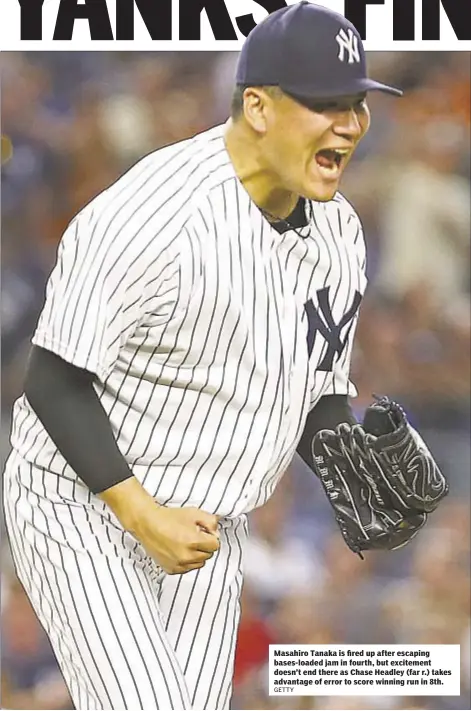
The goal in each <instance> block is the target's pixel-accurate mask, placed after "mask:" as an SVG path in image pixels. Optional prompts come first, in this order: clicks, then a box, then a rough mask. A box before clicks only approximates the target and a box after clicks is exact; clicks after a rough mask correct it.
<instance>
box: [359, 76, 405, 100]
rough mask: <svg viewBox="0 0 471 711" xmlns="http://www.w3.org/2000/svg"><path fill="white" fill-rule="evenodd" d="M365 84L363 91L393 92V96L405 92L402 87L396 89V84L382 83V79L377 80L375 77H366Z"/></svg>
mask: <svg viewBox="0 0 471 711" xmlns="http://www.w3.org/2000/svg"><path fill="white" fill-rule="evenodd" d="M363 84H364V85H365V88H364V90H363V91H382V92H384V93H385V94H392V95H393V96H402V95H403V94H404V92H403V91H402V90H401V89H396V87H395V86H389V85H388V84H382V83H381V82H380V81H375V80H374V79H364V80H363Z"/></svg>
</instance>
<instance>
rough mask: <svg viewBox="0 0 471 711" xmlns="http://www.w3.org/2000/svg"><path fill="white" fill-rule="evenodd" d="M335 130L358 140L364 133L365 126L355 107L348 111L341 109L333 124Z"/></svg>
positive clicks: (339, 134)
mask: <svg viewBox="0 0 471 711" xmlns="http://www.w3.org/2000/svg"><path fill="white" fill-rule="evenodd" d="M333 129H334V132H335V133H336V134H337V135H338V136H343V137H344V138H348V139H350V140H352V141H357V140H358V139H359V138H361V136H362V134H363V126H362V123H361V121H360V117H359V116H358V112H357V111H355V109H354V108H351V109H349V110H348V111H339V112H338V113H337V115H336V117H335V120H334V124H333Z"/></svg>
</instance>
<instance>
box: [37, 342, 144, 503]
mask: <svg viewBox="0 0 471 711" xmlns="http://www.w3.org/2000/svg"><path fill="white" fill-rule="evenodd" d="M95 377H96V376H95V375H94V374H93V373H89V372H88V371H86V370H82V369H81V368H77V367H76V366H74V365H71V364H70V363H67V362H66V361H65V360H63V359H62V358H60V357H59V356H57V355H55V354H54V353H51V352H50V351H47V350H45V349H43V348H39V347H38V346H33V348H32V351H31V355H30V359H29V364H28V370H27V374H26V382H25V395H26V397H27V398H28V401H29V403H30V405H31V407H32V408H33V410H34V412H35V413H36V415H37V416H38V418H39V420H40V422H41V423H42V425H43V427H44V429H45V430H46V432H47V433H48V435H49V437H50V438H51V439H52V441H53V442H54V444H55V445H56V447H57V449H58V450H59V452H60V453H61V454H62V456H63V457H64V459H65V460H66V462H67V463H68V464H69V465H70V466H71V467H72V469H73V470H74V471H75V473H76V474H77V476H78V477H79V478H80V479H81V480H82V481H83V482H84V483H85V484H86V485H87V486H88V488H89V489H90V490H91V491H92V492H93V493H95V494H98V493H100V492H102V491H104V490H105V489H108V488H109V487H111V486H113V485H114V484H118V483H119V482H120V481H124V480H125V479H129V478H130V477H131V476H132V472H131V470H130V469H129V467H128V464H127V462H126V460H125V459H124V457H123V455H122V454H121V452H120V450H119V448H118V445H117V443H116V440H115V438H114V435H113V431H112V429H111V425H110V422H109V420H108V416H107V414H106V412H105V410H104V409H103V407H102V405H101V403H100V400H99V398H98V396H97V394H96V392H95V390H94V388H93V381H94V379H95Z"/></svg>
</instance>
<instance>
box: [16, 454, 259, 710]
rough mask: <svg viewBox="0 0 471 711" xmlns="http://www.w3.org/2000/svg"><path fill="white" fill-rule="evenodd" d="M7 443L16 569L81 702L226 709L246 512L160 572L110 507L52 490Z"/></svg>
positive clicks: (90, 705)
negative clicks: (196, 554)
mask: <svg viewBox="0 0 471 711" xmlns="http://www.w3.org/2000/svg"><path fill="white" fill-rule="evenodd" d="M53 481H56V482H57V478H56V477H55V475H50V474H49V473H48V472H44V471H43V470H42V469H39V468H36V467H33V466H31V465H30V464H29V463H27V462H25V461H24V460H23V459H21V458H19V457H18V455H16V454H14V453H13V454H12V455H11V456H10V459H9V461H8V462H7V465H6V469H5V473H4V499H5V519H6V524H7V530H8V533H9V538H10V545H11V549H12V554H13V559H14V562H15V566H16V569H17V573H18V576H19V578H20V580H21V582H22V583H23V585H24V587H25V589H26V592H27V594H28V596H29V598H30V600H31V602H32V605H33V607H34V609H35V611H36V614H37V615H38V618H39V620H40V621H41V623H42V625H43V626H44V628H45V630H46V632H47V634H48V635H49V638H50V640H51V643H52V646H53V649H54V652H55V654H56V657H57V660H58V663H59V665H60V668H61V670H62V673H63V675H64V678H65V681H66V683H67V686H68V688H69V690H70V694H71V696H72V699H73V702H74V704H75V707H76V708H77V709H146V710H147V709H224V708H227V707H228V705H229V701H230V696H231V690H232V672H233V663H234V651H235V642H236V635H237V627H238V623H239V597H240V590H241V585H242V574H241V552H242V547H243V545H244V542H245V540H246V537H247V521H246V517H245V516H241V517H239V518H235V519H224V520H222V521H221V530H220V534H221V544H220V549H219V551H218V552H217V553H216V554H215V555H214V556H213V557H212V559H211V560H209V561H208V562H207V563H206V565H205V566H204V567H203V568H202V569H200V570H196V571H191V572H190V573H186V574H185V575H172V576H169V575H165V574H163V573H161V572H159V570H158V569H157V567H156V566H155V565H154V564H153V563H152V562H151V561H150V559H149V558H148V557H146V556H145V554H144V553H143V549H142V547H141V546H140V545H139V544H137V543H136V541H135V540H134V539H132V537H131V536H129V535H128V534H126V533H123V530H122V529H120V528H118V526H117V525H116V519H114V521H115V522H113V520H112V518H111V516H110V515H109V513H106V515H103V512H105V508H103V511H102V512H99V511H98V510H97V509H96V508H94V507H93V506H90V505H89V506H87V505H85V504H84V503H81V502H78V503H74V502H73V501H72V500H68V499H64V497H63V496H61V495H59V494H58V493H57V492H54V491H53V489H52V488H51V483H52V482H53Z"/></svg>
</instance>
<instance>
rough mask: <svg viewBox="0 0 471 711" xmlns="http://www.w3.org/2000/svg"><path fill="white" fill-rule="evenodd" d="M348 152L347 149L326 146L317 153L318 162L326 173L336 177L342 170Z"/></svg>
mask: <svg viewBox="0 0 471 711" xmlns="http://www.w3.org/2000/svg"><path fill="white" fill-rule="evenodd" d="M347 153H348V150H347V149H340V148H324V149H322V150H320V151H318V152H317V153H316V163H317V165H318V166H319V168H321V169H322V171H323V172H324V173H326V174H328V175H331V176H332V177H334V176H336V175H337V174H338V173H339V172H340V168H341V166H342V163H343V161H344V160H345V157H346V155H347Z"/></svg>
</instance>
